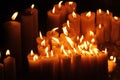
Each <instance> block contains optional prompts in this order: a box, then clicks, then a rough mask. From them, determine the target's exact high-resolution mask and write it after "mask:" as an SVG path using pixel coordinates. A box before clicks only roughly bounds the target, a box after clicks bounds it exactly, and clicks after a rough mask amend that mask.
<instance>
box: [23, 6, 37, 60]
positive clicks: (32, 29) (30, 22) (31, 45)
mask: <svg viewBox="0 0 120 80" xmlns="http://www.w3.org/2000/svg"><path fill="white" fill-rule="evenodd" d="M21 26H22V27H21V36H22V53H23V59H24V62H26V61H27V59H26V57H27V54H28V53H29V51H30V50H31V49H33V50H34V51H35V52H37V44H36V38H37V36H38V10H37V9H36V8H34V4H32V5H31V7H30V8H27V9H26V10H25V12H24V13H23V14H22V15H21Z"/></svg>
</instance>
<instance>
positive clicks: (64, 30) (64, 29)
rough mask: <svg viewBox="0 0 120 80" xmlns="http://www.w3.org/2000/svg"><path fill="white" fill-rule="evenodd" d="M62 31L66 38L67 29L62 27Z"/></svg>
mask: <svg viewBox="0 0 120 80" xmlns="http://www.w3.org/2000/svg"><path fill="white" fill-rule="evenodd" d="M62 30H63V33H64V34H65V35H66V36H68V31H67V28H66V27H63V28H62Z"/></svg>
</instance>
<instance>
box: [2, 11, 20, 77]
mask: <svg viewBox="0 0 120 80" xmlns="http://www.w3.org/2000/svg"><path fill="white" fill-rule="evenodd" d="M17 15H18V12H15V13H14V14H13V16H12V17H11V19H12V21H8V22H5V23H4V27H3V28H4V31H5V33H4V34H5V48H9V49H10V50H11V51H12V52H13V53H12V54H13V55H14V56H15V60H16V62H17V63H16V68H17V74H18V75H17V76H18V77H20V74H21V69H22V52H21V24H20V22H18V21H14V20H15V18H16V17H17Z"/></svg>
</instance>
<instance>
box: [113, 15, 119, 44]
mask: <svg viewBox="0 0 120 80" xmlns="http://www.w3.org/2000/svg"><path fill="white" fill-rule="evenodd" d="M119 32H120V20H119V18H118V17H116V16H115V17H113V18H112V29H111V41H112V42H113V43H114V42H116V41H118V40H119Z"/></svg>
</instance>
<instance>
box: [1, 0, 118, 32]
mask: <svg viewBox="0 0 120 80" xmlns="http://www.w3.org/2000/svg"><path fill="white" fill-rule="evenodd" d="M59 1H60V0H9V1H8V0H2V1H1V2H0V26H2V24H3V23H4V22H5V21H9V20H10V18H11V15H12V14H13V13H14V12H15V11H19V14H21V13H22V11H23V10H24V9H26V8H28V7H30V6H31V4H33V3H34V4H35V7H36V8H37V9H38V12H39V14H38V15H39V17H38V19H39V30H41V31H42V32H43V33H44V32H46V31H45V30H46V29H45V28H46V21H47V20H46V19H47V15H46V13H47V11H48V10H50V9H52V7H53V5H54V4H58V2H59ZM66 1H68V0H63V4H64V2H66ZM73 1H75V2H76V3H77V13H79V14H80V13H82V12H84V11H89V10H91V11H96V10H97V9H99V8H101V9H102V10H106V9H108V10H109V11H111V12H112V13H113V15H115V16H120V1H119V0H95V1H94V0H73ZM18 20H19V16H18Z"/></svg>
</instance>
